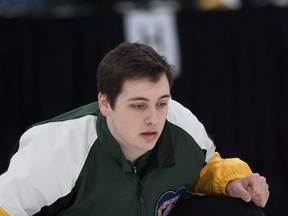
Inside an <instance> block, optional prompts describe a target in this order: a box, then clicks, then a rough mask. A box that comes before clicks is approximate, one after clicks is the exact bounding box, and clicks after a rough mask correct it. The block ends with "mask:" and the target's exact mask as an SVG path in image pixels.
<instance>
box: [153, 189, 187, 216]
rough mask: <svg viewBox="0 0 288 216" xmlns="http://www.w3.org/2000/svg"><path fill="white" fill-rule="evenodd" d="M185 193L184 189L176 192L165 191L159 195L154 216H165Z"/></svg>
mask: <svg viewBox="0 0 288 216" xmlns="http://www.w3.org/2000/svg"><path fill="white" fill-rule="evenodd" d="M184 192H185V187H184V186H183V187H181V188H179V189H178V190H177V191H176V192H175V191H166V192H165V193H163V194H162V195H161V197H160V198H159V200H158V202H157V205H156V208H155V216H167V215H168V214H169V213H170V212H171V210H172V208H173V206H174V205H175V203H176V202H177V200H178V199H179V197H180V196H181V194H183V193H184Z"/></svg>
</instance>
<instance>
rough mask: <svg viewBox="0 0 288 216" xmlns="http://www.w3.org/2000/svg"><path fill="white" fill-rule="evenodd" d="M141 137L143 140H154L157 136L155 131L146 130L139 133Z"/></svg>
mask: <svg viewBox="0 0 288 216" xmlns="http://www.w3.org/2000/svg"><path fill="white" fill-rule="evenodd" d="M141 136H142V138H144V139H145V140H148V141H151V140H155V139H156V138H157V132H156V131H151V132H150V131H147V132H143V133H141Z"/></svg>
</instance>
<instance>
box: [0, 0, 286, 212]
mask: <svg viewBox="0 0 288 216" xmlns="http://www.w3.org/2000/svg"><path fill="white" fill-rule="evenodd" d="M126 40H129V41H140V42H145V43H148V44H150V45H151V46H153V47H154V48H155V49H156V50H157V51H159V52H160V53H161V54H163V55H165V56H166V57H167V58H168V60H169V61H170V62H171V63H173V64H174V65H175V66H176V70H177V76H176V80H175V84H174V87H173V89H172V97H173V98H174V99H176V100H178V101H180V102H181V103H182V104H184V105H185V106H187V107H188V108H189V109H190V110H192V112H193V113H194V114H195V115H196V116H197V117H198V118H199V120H200V121H201V122H202V123H203V124H204V125H205V127H206V129H207V131H208V133H209V134H211V136H212V137H213V139H214V142H215V143H216V145H217V148H218V151H219V152H220V153H221V154H222V156H223V157H240V158H241V159H243V160H245V161H247V162H248V163H249V165H250V166H251V168H252V170H253V171H254V172H259V173H261V174H262V175H264V176H265V177H266V178H267V181H268V183H269V185H270V191H271V197H270V200H269V202H268V205H267V207H266V208H265V209H264V211H265V213H266V215H267V216H271V215H273V216H276V215H277V216H282V215H283V216H284V215H286V214H287V203H288V202H287V201H288V198H287V195H286V194H287V193H288V189H287V186H286V173H287V170H288V162H287V159H286V156H287V153H288V147H287V145H288V143H287V140H288V135H287V134H288V132H287V131H288V117H287V110H288V109H287V108H288V105H287V104H288V101H287V100H288V99H287V98H288V0H178V1H176V0H174V1H168V0H167V1H164V0H162V1H152V0H151V1H144V0H134V1H120V0H118V1H116V0H0V72H1V73H0V96H1V106H0V121H1V126H0V127H1V128H0V133H1V134H0V135H1V139H2V141H1V146H0V173H2V172H4V171H5V170H6V169H7V166H8V161H9V157H10V153H11V151H12V149H13V147H14V146H15V144H16V142H17V140H18V139H19V137H20V135H21V134H22V133H23V132H24V131H25V129H26V128H27V127H29V126H30V125H31V124H34V123H36V122H39V121H42V120H45V119H48V118H51V117H53V116H55V115H58V114H60V113H63V112H66V111H68V110H70V109H72V108H75V107H77V106H81V105H83V104H86V103H89V102H92V101H94V100H96V98H97V86H96V70H97V66H98V64H99V62H100V60H101V59H102V57H103V56H104V54H105V53H106V52H108V51H109V50H111V49H113V48H114V47H115V46H116V45H117V44H118V43H120V42H123V41H126Z"/></svg>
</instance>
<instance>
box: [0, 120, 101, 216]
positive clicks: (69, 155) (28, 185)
mask: <svg viewBox="0 0 288 216" xmlns="http://www.w3.org/2000/svg"><path fill="white" fill-rule="evenodd" d="M96 139H97V134H96V117H95V116H85V117H82V118H79V119H75V120H68V121H62V122H51V123H47V124H43V125H40V126H36V127H33V128H31V129H29V130H28V131H27V132H25V133H24V134H23V136H22V137H21V139H20V150H19V151H18V152H17V153H16V154H15V155H14V156H13V158H12V160H11V163H10V166H9V170H8V172H6V173H4V174H3V176H1V180H0V193H1V197H0V199H1V200H0V203H1V204H2V205H3V207H4V209H6V210H8V211H9V213H10V214H11V215H21V216H24V215H32V214H34V213H35V212H38V211H39V210H40V209H41V208H42V207H43V206H45V205H50V204H52V203H54V202H55V201H56V200H57V199H58V198H59V197H63V196H65V195H67V194H68V193H69V192H70V191H71V189H72V188H73V187H74V185H75V182H76V180H77V178H78V175H79V173H80V171H81V169H82V166H83V164H84V163H85V160H86V157H87V155H88V153H89V150H90V148H91V146H92V145H93V143H94V142H95V140H96ZM85 144H87V145H85Z"/></svg>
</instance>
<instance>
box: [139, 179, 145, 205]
mask: <svg viewBox="0 0 288 216" xmlns="http://www.w3.org/2000/svg"><path fill="white" fill-rule="evenodd" d="M142 192H143V185H142V182H141V181H140V182H139V184H138V199H139V201H140V203H141V204H144V197H143V193H142Z"/></svg>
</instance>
